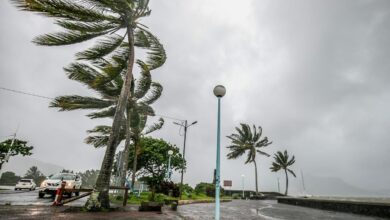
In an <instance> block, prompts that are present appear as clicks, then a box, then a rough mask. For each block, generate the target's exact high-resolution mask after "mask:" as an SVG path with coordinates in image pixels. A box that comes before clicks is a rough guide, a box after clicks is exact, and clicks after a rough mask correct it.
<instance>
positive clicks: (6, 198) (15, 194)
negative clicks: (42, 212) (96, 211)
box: [0, 188, 88, 206]
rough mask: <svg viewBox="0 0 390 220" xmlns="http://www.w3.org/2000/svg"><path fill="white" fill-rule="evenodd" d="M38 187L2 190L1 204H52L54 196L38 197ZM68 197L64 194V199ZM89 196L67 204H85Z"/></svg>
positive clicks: (0, 191) (0, 192)
mask: <svg viewBox="0 0 390 220" xmlns="http://www.w3.org/2000/svg"><path fill="white" fill-rule="evenodd" d="M38 191H39V190H38V188H36V190H32V191H29V190H16V191H15V190H0V205H38V206H46V205H47V206H50V205H51V204H52V203H53V201H54V197H52V196H51V195H45V196H44V197H43V198H39V197H38ZM67 198H68V197H67V196H65V195H64V199H67ZM87 199H88V196H87V197H84V198H81V199H78V200H76V201H74V202H71V203H68V204H65V205H71V206H83V205H84V204H85V202H86V201H87Z"/></svg>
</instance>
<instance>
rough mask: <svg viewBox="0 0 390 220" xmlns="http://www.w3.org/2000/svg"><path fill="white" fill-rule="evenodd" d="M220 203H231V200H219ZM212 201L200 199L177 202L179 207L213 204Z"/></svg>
mask: <svg viewBox="0 0 390 220" xmlns="http://www.w3.org/2000/svg"><path fill="white" fill-rule="evenodd" d="M220 201H221V202H231V201H232V200H231V199H221V200H220ZM213 202H215V200H214V199H201V200H179V205H189V204H197V203H213Z"/></svg>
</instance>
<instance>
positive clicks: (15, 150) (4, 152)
mask: <svg viewBox="0 0 390 220" xmlns="http://www.w3.org/2000/svg"><path fill="white" fill-rule="evenodd" d="M33 148H34V147H33V146H28V145H27V141H23V140H19V139H8V140H5V141H3V142H1V143H0V170H1V168H2V167H3V164H4V163H6V162H8V160H9V158H10V157H12V156H16V155H22V156H30V155H31V154H32V152H31V151H32V150H33Z"/></svg>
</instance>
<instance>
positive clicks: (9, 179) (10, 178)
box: [0, 171, 21, 186]
mask: <svg viewBox="0 0 390 220" xmlns="http://www.w3.org/2000/svg"><path fill="white" fill-rule="evenodd" d="M20 179H21V178H20V176H16V175H15V173H14V172H10V171H7V172H4V173H2V174H1V178H0V185H4V186H15V184H16V183H17V182H18V181H19V180H20Z"/></svg>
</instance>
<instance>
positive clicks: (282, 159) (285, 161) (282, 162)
mask: <svg viewBox="0 0 390 220" xmlns="http://www.w3.org/2000/svg"><path fill="white" fill-rule="evenodd" d="M274 159H275V162H273V163H272V167H270V169H271V171H272V172H278V171H279V170H281V169H283V170H284V173H285V174H286V191H285V193H284V195H286V196H287V192H288V174H287V171H288V172H289V173H291V174H292V175H293V176H294V177H296V175H295V173H294V171H292V170H291V169H289V167H290V166H291V165H293V164H294V163H295V157H294V155H293V156H292V158H291V159H290V160H289V156H288V153H287V151H286V150H285V151H284V152H283V153H282V152H280V151H278V152H276V153H275V155H274Z"/></svg>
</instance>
